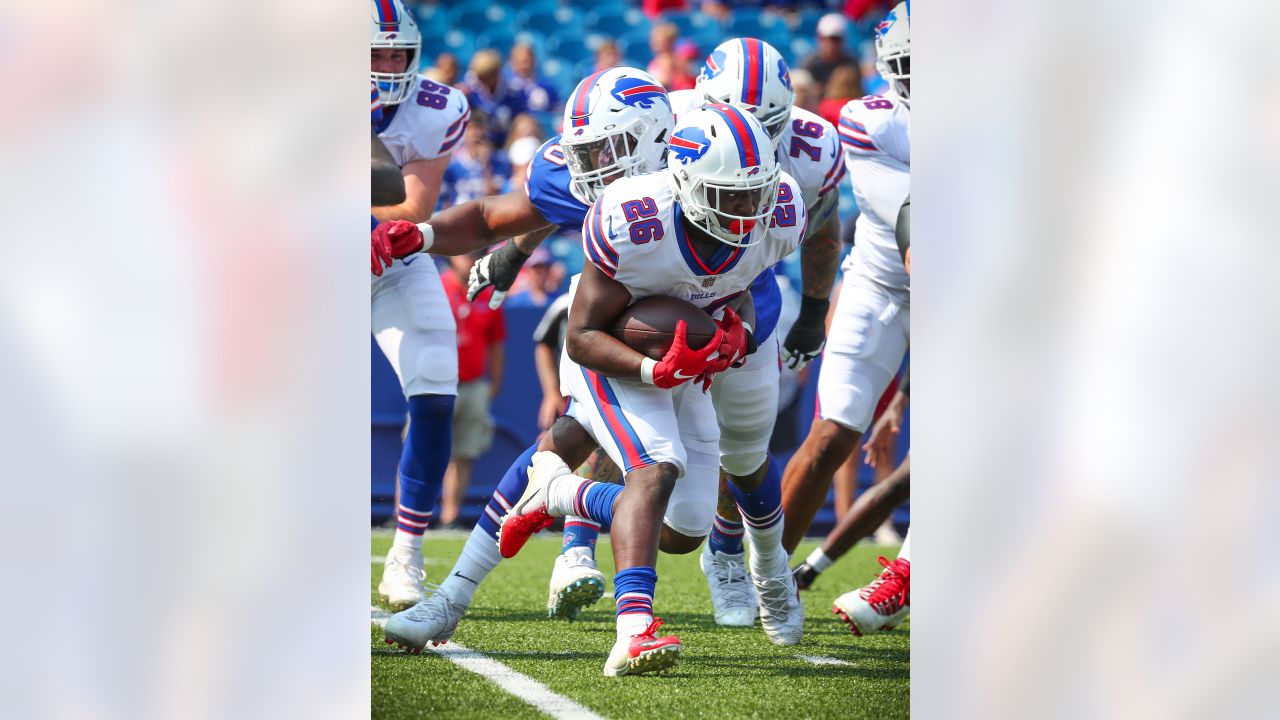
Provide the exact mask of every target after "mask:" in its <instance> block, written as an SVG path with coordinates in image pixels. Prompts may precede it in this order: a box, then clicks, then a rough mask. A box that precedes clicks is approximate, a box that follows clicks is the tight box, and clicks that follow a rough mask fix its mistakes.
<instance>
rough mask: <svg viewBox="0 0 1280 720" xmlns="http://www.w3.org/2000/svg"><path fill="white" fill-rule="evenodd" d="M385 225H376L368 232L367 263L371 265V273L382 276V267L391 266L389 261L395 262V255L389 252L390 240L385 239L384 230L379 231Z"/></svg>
mask: <svg viewBox="0 0 1280 720" xmlns="http://www.w3.org/2000/svg"><path fill="white" fill-rule="evenodd" d="M384 227H386V223H382V224H380V225H378V227H376V228H374V229H373V232H372V233H370V234H369V263H370V265H371V266H372V267H371V268H370V269H371V270H373V274H374V275H377V276H378V277H382V270H383V268H389V267H391V263H393V262H395V261H396V260H395V257H394V256H393V255H392V254H391V241H390V240H388V239H387V234H386V233H385V232H379V231H380V230H382V228H384Z"/></svg>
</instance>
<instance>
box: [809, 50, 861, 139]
mask: <svg viewBox="0 0 1280 720" xmlns="http://www.w3.org/2000/svg"><path fill="white" fill-rule="evenodd" d="M860 97H862V73H861V72H859V70H858V68H857V66H854V67H849V66H847V65H843V66H841V67H838V68H836V70H835V72H833V73H831V79H830V80H828V81H827V91H826V93H824V94H823V98H822V103H821V104H819V105H818V114H819V115H821V116H822V119H823V120H826V121H827V122H829V123H831V124H832V125H836V126H839V125H840V110H841V109H842V108H843V107H844V106H845V103H847V102H849V101H850V100H853V99H854V98H860Z"/></svg>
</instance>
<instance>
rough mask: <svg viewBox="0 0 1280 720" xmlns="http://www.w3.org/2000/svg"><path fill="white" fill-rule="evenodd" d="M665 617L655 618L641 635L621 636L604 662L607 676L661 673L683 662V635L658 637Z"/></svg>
mask: <svg viewBox="0 0 1280 720" xmlns="http://www.w3.org/2000/svg"><path fill="white" fill-rule="evenodd" d="M661 626H662V618H654V619H653V622H652V623H650V624H649V627H647V628H645V631H644V632H642V633H640V634H639V635H632V636H631V637H628V638H620V639H619V640H618V641H617V642H616V643H614V644H613V651H612V652H610V653H609V659H608V660H606V661H605V663H604V674H605V677H621V676H623V675H642V674H644V673H651V672H659V671H662V670H666V669H668V668H670V667H672V666H674V665H675V664H676V663H677V662H680V651H681V650H682V649H683V647H682V646H681V645H680V638H678V637H676V636H675V635H665V636H663V637H657V633H658V628H659V627H661Z"/></svg>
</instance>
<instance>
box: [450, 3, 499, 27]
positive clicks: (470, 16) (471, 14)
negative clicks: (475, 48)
mask: <svg viewBox="0 0 1280 720" xmlns="http://www.w3.org/2000/svg"><path fill="white" fill-rule="evenodd" d="M513 21H514V18H513V17H512V14H511V11H509V10H508V9H507V6H506V5H502V4H491V3H483V4H471V3H468V4H466V5H463V6H462V7H458V8H455V9H454V11H453V17H452V19H451V25H450V27H452V28H453V29H455V30H463V31H466V32H470V33H474V34H479V33H482V32H485V31H486V30H489V29H491V28H496V27H501V26H503V25H510V24H511V23H512V22H513Z"/></svg>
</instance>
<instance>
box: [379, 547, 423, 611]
mask: <svg viewBox="0 0 1280 720" xmlns="http://www.w3.org/2000/svg"><path fill="white" fill-rule="evenodd" d="M425 579H426V575H425V574H423V572H422V550H421V549H418V550H411V549H409V548H405V547H395V546H392V548H391V551H390V552H388V553H387V561H386V564H384V565H383V566H382V580H381V582H379V583H378V596H379V597H381V598H382V601H383V602H385V603H386V604H387V605H389V606H390V607H391V608H392V609H393V610H404V609H405V608H407V607H412V606H414V605H416V604H418V603H420V602H422V599H423V598H424V597H426V596H425V595H424V594H423V592H422V581H423V580H425Z"/></svg>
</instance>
